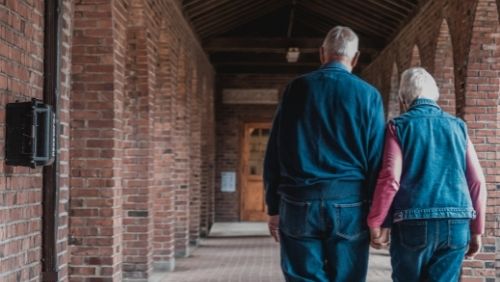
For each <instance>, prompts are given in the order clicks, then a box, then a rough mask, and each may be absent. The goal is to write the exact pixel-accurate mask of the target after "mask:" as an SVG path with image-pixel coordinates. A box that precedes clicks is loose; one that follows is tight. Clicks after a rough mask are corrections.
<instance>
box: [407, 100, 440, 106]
mask: <svg viewBox="0 0 500 282" xmlns="http://www.w3.org/2000/svg"><path fill="white" fill-rule="evenodd" d="M424 105H427V106H431V107H435V108H438V109H441V107H439V105H438V104H437V103H436V102H435V101H434V100H431V99H427V98H417V99H415V101H413V103H411V105H410V109H411V108H414V107H418V106H424Z"/></svg>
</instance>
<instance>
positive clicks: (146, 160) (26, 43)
mask: <svg viewBox="0 0 500 282" xmlns="http://www.w3.org/2000/svg"><path fill="white" fill-rule="evenodd" d="M499 10H500V0H328V1H327V0H78V1H75V0H0V161H1V164H0V281H1V282H40V281H42V282H55V281H61V282H151V281H153V280H154V279H157V277H160V279H167V280H166V281H175V282H183V281H185V280H184V279H191V280H192V281H195V280H196V279H200V277H201V279H208V278H210V279H211V277H213V276H214V275H222V274H224V275H229V276H228V277H225V278H224V279H228V280H226V281H229V282H232V281H234V280H233V279H236V280H240V279H241V281H244V280H245V279H248V278H249V277H250V281H256V280H254V278H256V279H257V278H258V279H261V280H262V281H266V279H269V280H267V281H279V279H280V275H279V267H278V262H277V260H278V258H277V255H278V252H277V245H276V244H274V243H272V242H271V240H270V239H269V238H267V237H259V236H257V237H255V234H254V236H251V237H240V238H221V237H207V236H208V234H209V233H210V232H212V234H217V233H219V234H221V232H222V233H223V232H225V231H227V230H224V228H222V229H223V230H222V231H220V229H219V231H217V228H218V227H217V226H218V225H217V224H218V223H221V222H225V223H227V222H230V223H233V222H247V221H253V222H263V221H265V220H266V219H267V216H266V208H265V205H264V189H263V184H262V158H263V155H264V151H265V144H266V143H267V138H268V136H269V132H270V128H269V127H270V123H271V121H272V118H273V115H274V113H275V111H276V108H277V106H278V104H279V102H280V99H281V94H280V93H282V92H283V89H284V88H285V87H286V85H287V83H288V82H289V81H290V80H291V79H292V78H294V77H296V76H299V75H302V74H304V73H306V72H309V71H311V70H314V69H317V68H318V67H319V66H320V61H319V54H318V53H319V52H318V49H319V47H320V46H321V44H322V39H323V38H324V36H325V35H326V33H327V32H328V31H329V30H330V29H331V28H332V27H333V26H335V25H344V26H349V27H351V28H352V29H353V30H354V31H355V32H356V33H357V34H358V35H359V38H360V51H361V57H360V61H359V65H358V66H357V67H356V68H355V69H354V73H355V74H356V75H358V76H360V77H361V78H363V79H364V80H366V81H368V82H370V83H371V84H373V85H374V86H375V87H376V88H377V89H378V90H379V92H380V94H381V96H382V98H383V101H384V107H385V112H386V115H387V118H391V117H393V116H396V115H398V114H399V113H400V110H401V109H400V104H399V101H398V98H397V92H398V87H399V77H400V74H401V73H402V72H403V71H404V70H405V69H407V68H409V67H412V66H422V67H424V68H425V69H427V70H428V71H429V72H430V73H431V74H432V75H433V76H434V77H435V78H436V81H437V83H438V86H439V88H440V92H441V100H440V101H439V103H440V106H442V108H443V109H444V110H445V111H447V112H449V113H450V114H453V115H456V116H458V117H460V118H462V119H463V120H464V121H465V122H466V123H467V127H468V130H469V136H470V137H471V140H472V142H473V143H474V145H475V148H476V150H477V152H478V156H479V159H480V161H481V165H482V167H483V168H484V172H485V175H486V180H487V188H488V208H487V215H486V234H485V235H484V239H483V242H484V246H483V248H482V250H481V253H480V254H479V255H478V256H477V257H476V258H475V259H474V260H470V261H466V262H465V263H464V264H463V269H462V274H463V282H493V281H495V280H496V279H497V280H498V279H499V278H500V216H499V214H500V184H499V183H500V153H499V152H500V107H499V99H500V24H499V20H500V17H499V13H498V11H499ZM32 99H38V100H40V101H41V102H43V103H45V104H49V105H52V106H53V113H54V115H55V117H56V118H55V119H54V122H53V123H50V119H49V118H47V119H43V120H44V121H47V123H46V124H45V126H43V127H36V126H33V125H32V124H31V123H33V120H34V119H31V120H30V119H29V117H30V115H23V116H24V117H28V118H26V122H22V123H21V122H20V121H19V118H7V117H6V108H7V104H9V103H15V102H16V101H17V102H29V101H31V100H32ZM28 104H29V103H28ZM25 105H27V104H25ZM44 109H46V108H45V107H44ZM41 116H44V117H49V116H50V115H46V114H41ZM39 121H41V119H40V120H38V121H37V122H39ZM8 123H9V124H8ZM7 128H10V129H13V130H9V131H7ZM33 128H39V129H40V130H37V131H36V134H37V135H38V134H40V135H44V136H40V137H46V138H34V137H33V135H34V134H35V133H34V131H32V129H33ZM41 128H45V129H47V130H45V131H44V130H41ZM21 129H22V130H24V132H22V133H23V134H19V133H20V132H21ZM50 129H52V130H54V132H55V134H53V135H51V134H50V131H51V130H50ZM16 133H17V135H16ZM46 133H47V134H48V135H45V134H46ZM13 136H17V137H18V138H19V139H15V138H13ZM9 140H10V141H12V140H14V141H13V142H10V143H9V142H8V141H9ZM20 140H22V141H23V143H22V144H24V146H19V144H21V143H20V142H19V141H20ZM36 140H46V142H45V144H37V146H35V145H34V143H35V141H36ZM51 140H55V141H57V142H55V143H53V146H50V145H49V144H50V143H51ZM7 143H9V144H14V145H13V146H7ZM38 145H40V146H38ZM7 147H8V148H14V150H13V151H16V152H17V153H22V154H21V155H22V157H23V162H22V163H23V164H24V165H25V166H17V165H13V163H12V160H10V162H8V161H7V162H6V159H7V154H6V151H7V150H8V148H7ZM16 148H17V150H16ZM26 148H30V149H31V150H33V151H37V150H38V148H43V149H47V152H48V151H50V149H51V148H53V149H54V151H55V153H54V156H55V157H54V159H53V160H52V162H51V161H49V159H50V158H51V157H52V155H51V154H47V155H46V156H45V157H46V159H47V162H46V163H45V166H42V165H38V166H34V165H33V164H34V163H33V161H34V160H35V156H34V155H29V154H26V153H27V151H26ZM36 148H37V149H36ZM21 149H22V150H21ZM19 151H21V152H19ZM38 151H39V150H38ZM38 151H37V152H38ZM42 151H44V150H42ZM9 153H11V155H10V156H12V153H13V152H12V150H9ZM14 153H15V152H14ZM14 155H15V154H14ZM37 160H38V158H37ZM18 164H19V163H18ZM37 164H40V163H39V162H37ZM214 223H215V224H216V225H214ZM254 231H255V230H254ZM239 236H241V234H239ZM373 257H374V258H375V260H373V262H374V263H375V265H374V266H373V267H372V268H371V271H370V273H371V275H372V277H370V279H378V278H380V277H383V278H381V280H379V281H387V276H386V273H387V266H386V265H387V264H383V265H382V264H380V265H378V261H379V260H378V259H381V260H384V259H386V257H385V256H382V255H374V256H373ZM377 265H378V266H377ZM379 276H380V277H379ZM165 277H166V278H165ZM377 277H378V278H377ZM156 281H161V280H156ZM201 281H206V280H201ZM373 281H376V280H373Z"/></svg>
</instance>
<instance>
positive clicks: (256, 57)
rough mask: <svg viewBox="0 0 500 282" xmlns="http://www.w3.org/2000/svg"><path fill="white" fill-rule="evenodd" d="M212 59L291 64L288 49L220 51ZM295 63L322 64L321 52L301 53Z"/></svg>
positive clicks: (217, 63)
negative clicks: (252, 51)
mask: <svg viewBox="0 0 500 282" xmlns="http://www.w3.org/2000/svg"><path fill="white" fill-rule="evenodd" d="M210 61H212V63H214V64H215V65H222V64H226V65H259V64H260V65H269V64H271V65H273V64H276V65H280V64H290V63H288V62H287V60H286V51H285V52H282V53H249V52H240V53H230V52H219V53H214V54H211V55H210ZM293 64H305V65H315V66H318V65H319V64H320V60H319V54H318V52H316V53H302V52H301V53H300V56H299V60H298V61H297V62H296V63H293Z"/></svg>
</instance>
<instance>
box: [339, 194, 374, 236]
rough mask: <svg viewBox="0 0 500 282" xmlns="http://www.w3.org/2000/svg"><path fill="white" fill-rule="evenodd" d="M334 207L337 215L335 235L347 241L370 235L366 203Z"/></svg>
mask: <svg viewBox="0 0 500 282" xmlns="http://www.w3.org/2000/svg"><path fill="white" fill-rule="evenodd" d="M334 207H335V213H336V214H335V234H337V235H338V236H340V237H342V238H344V239H347V240H354V239H357V238H359V237H361V236H364V235H368V228H367V225H366V206H365V205H364V202H358V203H352V204H334Z"/></svg>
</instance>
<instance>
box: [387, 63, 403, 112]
mask: <svg viewBox="0 0 500 282" xmlns="http://www.w3.org/2000/svg"><path fill="white" fill-rule="evenodd" d="M398 92H399V71H398V66H397V64H396V62H394V63H393V64H392V72H391V90H390V92H389V99H388V103H387V119H389V120H390V119H391V118H393V117H396V116H398V115H399V114H400V113H401V110H400V103H399V98H398V95H399V94H398Z"/></svg>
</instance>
